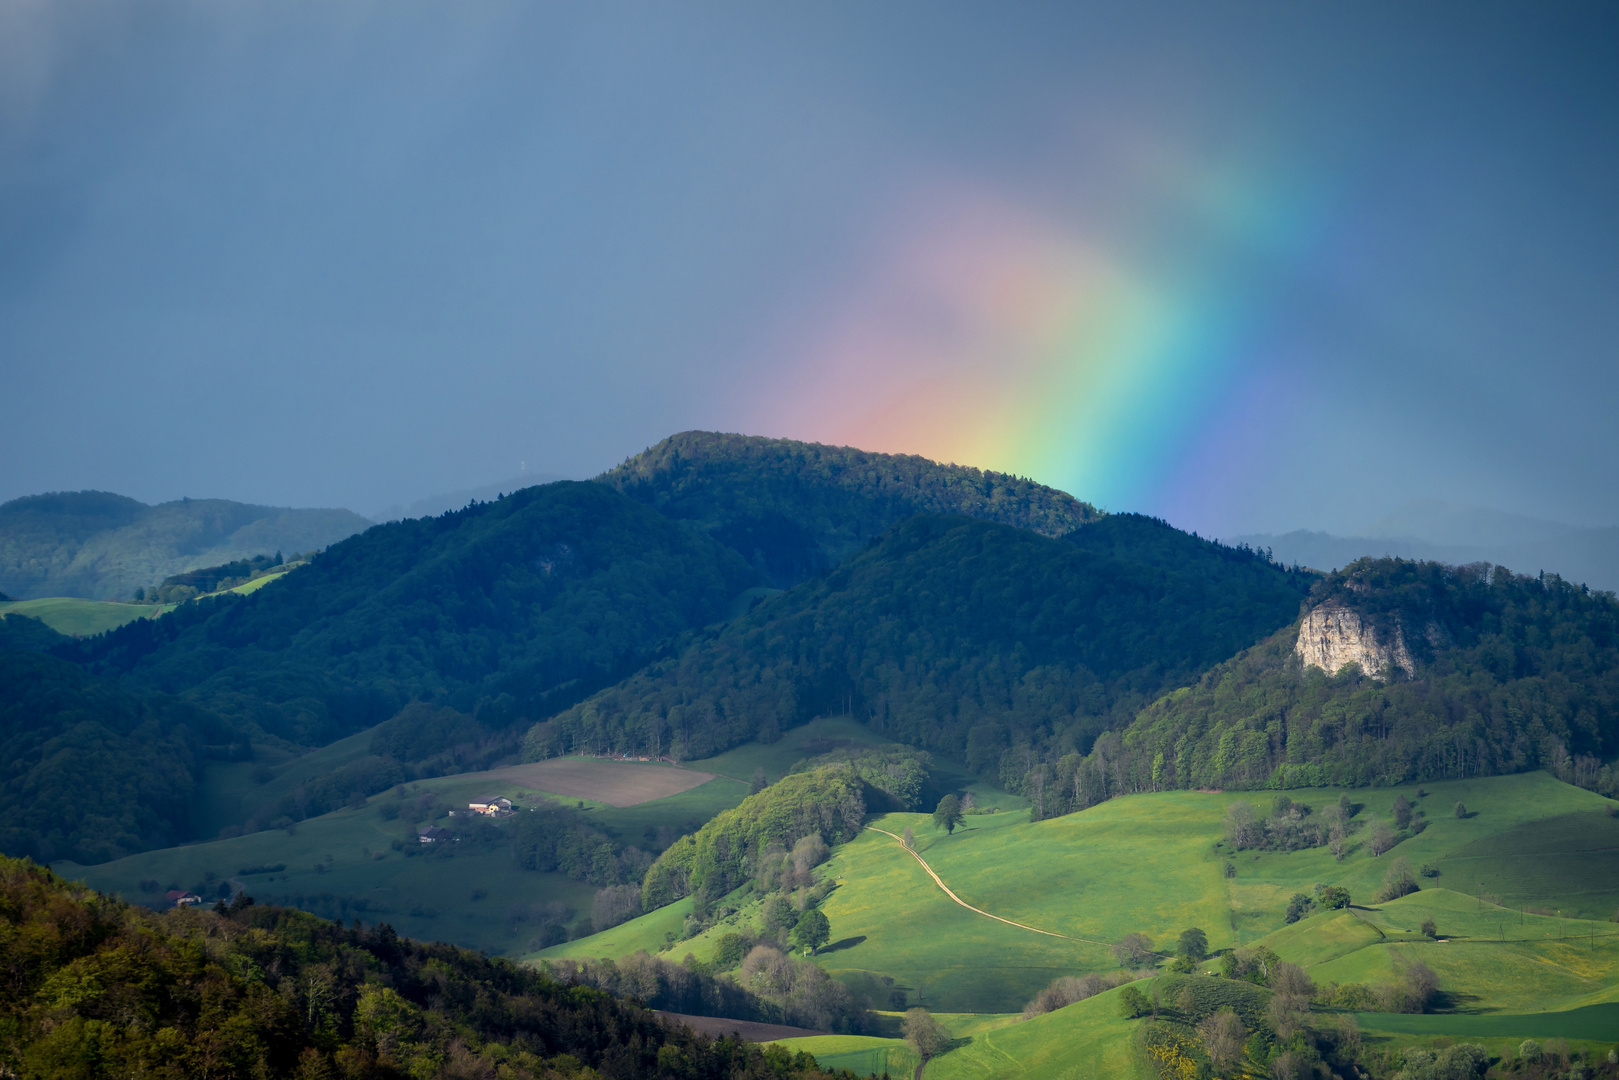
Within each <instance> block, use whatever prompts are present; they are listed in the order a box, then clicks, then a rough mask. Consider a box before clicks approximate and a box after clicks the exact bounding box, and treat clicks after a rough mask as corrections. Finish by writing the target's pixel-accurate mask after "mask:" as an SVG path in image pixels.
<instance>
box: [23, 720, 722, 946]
mask: <svg viewBox="0 0 1619 1080" xmlns="http://www.w3.org/2000/svg"><path fill="white" fill-rule="evenodd" d="M368 745H369V743H368V736H366V738H364V739H362V737H360V736H356V737H355V738H354V739H350V740H344V741H343V742H342V743H334V744H333V745H332V746H329V747H325V748H323V749H322V750H319V751H315V752H313V753H310V754H305V755H302V756H300V757H296V758H290V759H288V760H287V761H286V762H284V763H283V765H282V770H281V772H280V773H278V775H277V776H276V777H275V779H274V780H272V781H270V782H269V783H266V784H264V785H259V786H258V787H257V789H256V790H257V791H258V792H259V793H260V794H261V795H264V796H277V797H278V795H279V793H281V791H282V789H283V788H285V789H286V790H291V788H292V787H294V786H296V784H297V783H298V782H301V779H302V778H304V777H306V776H308V775H315V774H316V773H318V772H319V771H320V770H322V769H326V768H331V767H333V766H334V765H335V764H341V762H342V761H344V760H348V759H349V758H351V757H353V756H358V755H360V754H363V753H365V752H366V747H367V746H368ZM608 767H611V766H608ZM235 772H240V773H241V776H240V777H239V778H238V779H239V780H240V781H242V782H244V783H245V782H246V780H245V777H246V767H245V766H230V767H227V768H225V769H221V770H218V771H217V772H213V773H210V777H211V779H210V783H209V787H208V792H207V797H208V798H209V799H211V800H212V804H211V805H212V806H213V807H214V809H213V812H214V813H216V814H218V815H220V816H221V817H223V816H225V815H226V812H227V811H228V809H229V803H228V800H229V781H230V778H231V777H232V776H233V775H234V773H235ZM249 786H250V787H251V786H252V785H249ZM407 791H408V792H409V799H407V800H406V804H407V805H409V804H411V802H412V801H413V800H414V799H416V798H419V797H420V796H423V795H427V794H432V795H434V796H436V797H437V799H438V800H439V803H440V805H441V806H450V807H454V806H458V805H462V806H464V804H465V803H467V802H469V801H471V800H473V799H475V798H479V797H481V796H485V795H490V794H495V795H505V796H507V797H509V798H511V799H512V800H513V801H514V802H517V803H519V804H523V803H525V802H526V803H532V802H534V801H536V800H539V799H546V798H558V797H557V796H554V795H551V794H548V793H544V792H538V791H534V790H532V789H525V788H520V787H517V786H515V785H510V784H507V785H492V784H491V781H490V779H489V775H488V774H479V773H471V774H466V775H462V776H448V777H440V778H438V779H433V780H423V781H420V782H418V783H415V784H411V785H408V787H407ZM746 794H747V788H746V787H744V786H743V785H741V784H739V783H737V782H736V781H733V780H727V779H724V778H715V779H713V780H709V781H707V782H705V783H701V784H699V785H698V786H696V787H694V788H691V789H689V790H686V791H683V792H680V793H679V794H676V795H673V796H670V797H669V798H666V799H658V800H654V801H650V802H643V803H639V804H637V805H634V806H627V807H614V806H610V805H608V804H606V803H603V802H597V801H593V800H588V799H578V798H573V797H569V798H562V799H561V800H560V801H563V802H565V803H566V804H568V805H570V806H580V805H581V804H582V808H583V809H584V810H585V811H586V812H587V813H589V815H590V817H591V819H592V820H593V821H594V823H595V824H597V826H598V827H600V828H602V829H603V831H605V832H607V833H608V834H610V835H613V836H616V837H619V838H621V839H623V840H625V841H626V842H631V843H633V842H638V841H639V842H644V840H645V836H646V834H647V832H648V830H653V833H654V835H655V834H656V833H655V830H656V827H657V826H658V825H667V824H670V823H673V824H676V825H680V824H683V823H692V822H696V823H699V824H700V823H701V822H702V821H706V820H707V819H708V818H709V817H712V816H713V815H714V814H715V813H718V812H719V811H720V810H724V809H728V808H729V807H732V806H735V805H736V804H737V803H739V802H741V800H742V799H743V797H745V796H746ZM393 801H394V799H393V796H392V795H391V794H386V793H385V794H383V795H378V796H374V797H373V798H371V799H370V800H368V801H367V803H366V805H365V806H364V807H360V808H352V809H343V810H338V811H335V812H333V813H330V814H325V815H322V816H320V817H316V818H310V819H309V820H307V821H303V822H299V823H298V824H297V825H296V826H295V827H294V828H292V829H291V830H283V829H271V830H266V831H264V832H257V833H252V834H249V835H246V836H239V837H234V838H230V839H222V840H213V841H210V842H207V843H200V844H191V845H187V846H184V847H176V848H166V849H163V850H161V851H149V852H144V853H142V854H140V855H132V856H130V857H128V858H125V859H119V860H116V861H114V862H109V863H103V864H101V865H98V866H78V865H75V864H72V863H60V864H57V865H56V867H55V868H56V869H57V871H58V872H59V873H62V874H63V875H65V876H67V877H68V878H70V879H73V880H82V881H86V882H88V883H89V884H91V885H92V886H94V887H96V888H99V889H105V890H107V891H109V892H117V893H121V894H122V895H124V896H125V897H127V898H129V899H131V900H136V901H143V902H149V903H155V902H156V900H157V898H158V897H160V896H161V895H162V892H163V891H164V890H167V889H169V888H170V887H176V888H188V889H195V890H196V891H197V892H198V893H199V894H202V895H204V896H207V897H209V898H212V896H214V895H216V894H217V892H218V890H219V888H220V885H221V884H222V883H223V882H225V881H226V880H227V879H230V878H235V879H237V880H238V881H240V883H241V884H242V885H243V886H244V887H245V888H246V890H247V891H248V893H249V894H250V895H252V896H253V897H254V898H255V899H257V900H260V901H264V902H277V903H289V904H294V905H296V906H298V907H302V908H305V909H306V910H309V911H313V912H315V913H316V914H319V915H324V916H326V917H328V918H343V919H351V918H356V917H358V918H360V919H363V920H364V921H366V922H381V921H388V922H390V923H392V924H393V925H394V926H395V928H396V929H398V930H399V932H400V933H403V934H407V935H409V936H412V937H419V938H424V939H427V940H444V941H452V942H455V943H456V944H459V945H465V946H467V947H469V948H478V949H486V950H488V951H489V952H491V953H495V954H501V955H505V954H514V955H515V954H525V953H531V952H533V951H534V950H535V949H536V948H537V947H538V942H536V941H535V940H534V935H535V934H536V933H538V930H539V927H538V925H536V924H535V922H534V911H535V908H536V907H537V906H538V905H542V904H546V903H561V904H565V905H566V906H568V907H569V908H572V909H573V910H574V912H575V913H576V916H575V917H579V916H585V915H588V914H589V912H590V902H591V898H592V897H593V896H594V894H595V891H596V890H595V887H594V886H591V885H587V884H584V883H582V882H578V881H574V880H572V879H570V878H567V877H564V876H562V875H559V874H540V873H535V872H533V871H528V870H524V869H522V868H520V867H519V866H517V865H516V863H515V862H514V861H513V860H512V857H511V853H510V850H509V848H508V847H507V846H506V845H504V844H498V843H497V844H491V845H470V846H469V845H460V844H457V845H439V846H436V847H432V848H424V847H423V846H422V845H420V844H418V843H417V842H416V839H415V832H416V829H417V828H418V827H420V826H422V825H425V824H427V823H428V821H429V820H430V819H429V818H425V817H424V818H420V819H419V820H411V818H412V814H411V813H408V812H407V813H405V814H401V815H400V816H399V817H397V818H395V819H392V820H390V819H388V818H385V817H384V816H383V807H384V806H385V805H387V804H388V803H390V802H393ZM255 805H256V804H255ZM438 820H440V822H441V823H442V819H441V818H440V819H438ZM396 841H403V847H404V850H403V851H396V850H394V846H393V845H394V843H395V842H396ZM278 865H279V866H282V867H283V869H281V870H278V871H276V872H274V873H268V874H253V875H242V874H240V873H239V871H240V870H241V869H242V868H245V867H266V866H278ZM143 881H145V882H149V883H150V882H156V883H157V889H156V890H155V891H150V890H143V889H142V888H141V882H143ZM646 918H647V919H648V920H651V921H652V922H654V923H656V922H657V921H658V920H659V919H663V920H665V921H667V920H668V919H670V918H671V915H670V914H669V913H668V912H665V913H661V914H658V913H655V914H653V915H651V916H647V917H646ZM683 918H684V913H680V914H679V915H678V917H674V928H675V929H676V930H678V928H679V923H680V920H682V919H683ZM665 932H666V931H665V930H661V929H660V930H659V931H658V932H657V938H656V943H657V944H662V942H663V935H664V933H665ZM625 951H627V952H633V951H634V949H626V950H625Z"/></svg>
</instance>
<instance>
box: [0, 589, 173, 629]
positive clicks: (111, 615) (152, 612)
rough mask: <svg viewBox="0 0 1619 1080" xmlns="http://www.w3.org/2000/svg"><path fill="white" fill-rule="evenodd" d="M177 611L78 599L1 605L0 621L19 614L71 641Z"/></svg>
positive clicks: (167, 607) (165, 606)
mask: <svg viewBox="0 0 1619 1080" xmlns="http://www.w3.org/2000/svg"><path fill="white" fill-rule="evenodd" d="M173 610H174V605H173V604H119V603H114V602H113V601H111V600H82V599H80V598H79V597H76V596H48V597H43V598H41V599H39V600H8V601H5V602H0V617H3V616H5V615H8V614H10V613H11V612H16V613H17V614H18V615H26V616H28V617H29V618H31V619H38V620H39V621H40V622H42V623H44V624H45V625H46V626H48V627H50V628H51V629H52V630H55V631H56V632H57V633H58V634H66V635H68V636H69V637H93V636H94V635H96V634H103V633H106V632H107V631H108V630H116V629H118V628H119V627H120V626H122V625H124V624H125V623H127V622H134V621H135V620H136V619H151V618H155V617H156V616H158V615H162V614H163V613H164V612H168V611H173Z"/></svg>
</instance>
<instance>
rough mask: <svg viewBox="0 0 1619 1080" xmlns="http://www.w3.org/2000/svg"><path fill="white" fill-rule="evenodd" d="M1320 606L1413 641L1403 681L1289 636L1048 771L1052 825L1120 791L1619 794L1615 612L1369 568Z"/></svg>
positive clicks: (1603, 597)
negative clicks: (1055, 814) (1470, 787)
mask: <svg viewBox="0 0 1619 1080" xmlns="http://www.w3.org/2000/svg"><path fill="white" fill-rule="evenodd" d="M1310 606H1311V608H1312V610H1314V609H1318V608H1324V607H1328V608H1337V609H1342V610H1348V611H1351V612H1354V613H1355V614H1356V615H1358V616H1359V618H1360V620H1361V622H1362V625H1363V626H1364V627H1366V628H1369V631H1370V634H1371V635H1373V636H1375V637H1377V638H1379V639H1381V640H1382V641H1384V642H1391V641H1394V640H1397V639H1403V641H1404V642H1405V643H1406V644H1407V648H1408V650H1409V653H1410V658H1411V661H1412V665H1413V667H1412V672H1411V673H1410V675H1407V674H1405V673H1404V672H1402V671H1400V670H1398V669H1397V668H1392V667H1390V668H1387V669H1385V675H1386V677H1385V678H1375V677H1373V675H1374V673H1370V672H1363V671H1361V670H1359V668H1358V667H1357V666H1355V665H1348V666H1346V667H1345V668H1344V670H1342V672H1341V673H1340V672H1327V671H1324V670H1322V669H1321V668H1320V667H1317V666H1308V667H1307V666H1305V664H1304V662H1303V660H1302V658H1301V656H1300V655H1299V653H1298V651H1297V650H1296V647H1295V645H1296V642H1297V641H1298V639H1299V626H1298V625H1297V624H1295V625H1293V626H1289V627H1287V628H1285V629H1283V630H1281V631H1280V632H1278V633H1276V634H1274V635H1272V636H1271V637H1269V638H1268V639H1267V640H1265V641H1263V642H1261V643H1260V644H1258V645H1256V646H1254V647H1253V648H1251V649H1248V650H1246V651H1244V652H1243V653H1241V654H1240V655H1238V656H1236V657H1235V658H1233V659H1231V660H1229V661H1227V662H1225V663H1222V664H1220V665H1218V666H1217V667H1215V668H1213V669H1212V670H1210V671H1208V672H1207V673H1205V674H1204V675H1203V677H1202V678H1200V679H1199V680H1198V681H1197V682H1196V684H1195V685H1193V686H1189V687H1186V688H1183V689H1180V690H1176V691H1174V692H1173V693H1171V694H1169V695H1167V696H1165V697H1164V698H1162V699H1160V700H1158V701H1156V702H1154V703H1153V704H1152V705H1150V706H1149V707H1148V708H1146V709H1145V710H1143V711H1142V713H1141V715H1140V716H1139V717H1138V718H1137V719H1136V720H1135V722H1134V723H1132V724H1131V725H1130V727H1129V728H1128V729H1127V730H1126V731H1124V732H1123V734H1122V737H1120V736H1118V735H1109V736H1107V737H1106V738H1105V739H1102V740H1098V743H1097V745H1096V747H1095V749H1094V751H1093V752H1092V754H1091V756H1090V757H1089V758H1088V759H1081V758H1080V757H1079V756H1078V755H1070V756H1067V757H1063V756H1061V755H1057V754H1055V753H1050V754H1048V755H1047V758H1046V764H1045V765H1042V766H1040V767H1039V768H1040V769H1041V770H1043V772H1044V774H1045V780H1044V781H1043V782H1044V784H1045V786H1046V788H1047V790H1048V792H1049V796H1048V798H1049V799H1050V800H1052V801H1051V804H1050V807H1051V808H1052V809H1055V810H1063V809H1070V808H1077V807H1079V806H1084V805H1088V804H1090V803H1092V802H1095V801H1097V800H1099V799H1101V798H1105V797H1106V796H1108V795H1111V794H1116V793H1118V792H1120V791H1146V790H1162V789H1165V788H1177V787H1179V788H1205V787H1219V788H1255V787H1306V786H1312V785H1343V786H1357V787H1358V786H1367V785H1390V784H1401V783H1410V782H1414V781H1423V780H1439V779H1446V778H1460V777H1468V776H1489V775H1493V774H1498V773H1512V772H1520V771H1523V770H1525V769H1533V768H1539V767H1545V768H1549V769H1550V770H1551V771H1552V772H1554V773H1555V774H1556V775H1557V776H1559V777H1560V778H1562V779H1564V780H1566V781H1569V782H1571V783H1575V784H1578V785H1580V786H1582V787H1589V788H1594V789H1596V790H1599V791H1604V792H1607V793H1612V792H1613V791H1614V782H1613V781H1614V778H1613V776H1612V775H1611V773H1610V771H1609V769H1608V768H1607V767H1606V766H1604V765H1603V761H1604V760H1605V759H1610V758H1612V757H1613V755H1614V753H1615V751H1616V750H1619V602H1616V601H1615V600H1614V597H1613V596H1612V594H1608V593H1592V592H1590V591H1589V590H1587V589H1585V588H1583V587H1580V586H1576V585H1571V584H1569V583H1568V582H1566V581H1563V580H1562V579H1560V578H1557V577H1552V576H1548V577H1545V578H1532V577H1525V576H1519V575H1515V574H1512V573H1511V572H1509V571H1506V570H1502V569H1500V568H1494V569H1492V568H1490V567H1487V566H1463V567H1447V566H1442V565H1440V564H1438V563H1418V562H1410V561H1407V560H1402V559H1362V560H1360V561H1359V562H1356V563H1353V564H1351V565H1350V566H1348V567H1346V568H1344V570H1342V571H1340V572H1339V573H1336V574H1333V575H1331V576H1329V577H1327V578H1326V579H1324V580H1322V581H1321V582H1320V583H1318V584H1317V585H1316V586H1315V588H1314V590H1313V591H1312V593H1311V598H1310Z"/></svg>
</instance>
